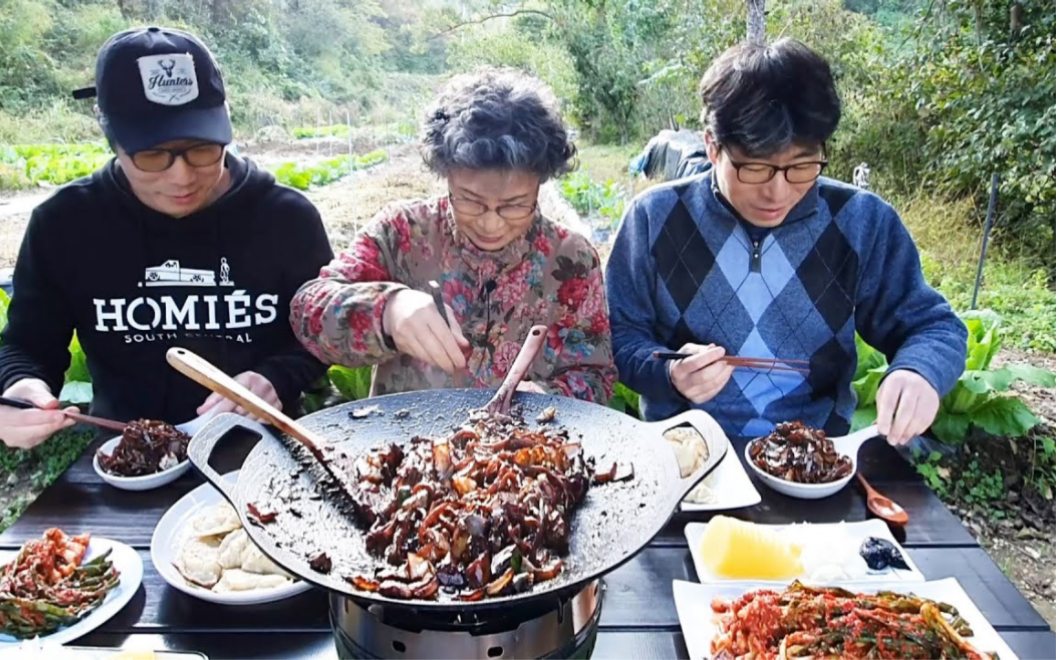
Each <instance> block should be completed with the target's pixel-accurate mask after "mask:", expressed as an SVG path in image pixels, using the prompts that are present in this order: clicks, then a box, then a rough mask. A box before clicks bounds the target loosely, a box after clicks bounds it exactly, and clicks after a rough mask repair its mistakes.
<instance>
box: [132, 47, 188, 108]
mask: <svg viewBox="0 0 1057 660" xmlns="http://www.w3.org/2000/svg"><path fill="white" fill-rule="evenodd" d="M136 63H137V64H139V74H140V77H142V78H143V93H144V94H146V95H147V99H148V100H150V101H154V102H155V103H161V104H162V105H183V104H184V103H190V102H191V101H194V100H195V99H196V98H198V78H197V77H196V76H195V64H194V59H193V58H192V57H191V56H190V55H188V54H186V53H173V54H172V55H146V56H144V57H141V58H139V59H138V60H136Z"/></svg>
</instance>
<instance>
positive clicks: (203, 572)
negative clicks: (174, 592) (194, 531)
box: [173, 536, 221, 589]
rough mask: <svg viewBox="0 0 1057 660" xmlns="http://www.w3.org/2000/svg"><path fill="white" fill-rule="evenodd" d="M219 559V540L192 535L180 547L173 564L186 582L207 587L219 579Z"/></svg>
mask: <svg viewBox="0 0 1057 660" xmlns="http://www.w3.org/2000/svg"><path fill="white" fill-rule="evenodd" d="M219 559H220V541H218V540H217V539H215V538H208V537H207V538H200V537H194V536H193V537H191V538H189V539H187V541H186V542H185V543H184V544H183V547H182V548H180V554H179V555H177V556H176V560H175V561H174V562H173V564H174V565H175V566H176V570H178V571H180V574H181V575H183V576H184V579H186V580H187V581H188V582H192V583H194V584H197V585H199V586H202V587H206V588H207V589H208V588H209V587H212V586H213V585H215V584H216V583H217V581H218V580H219V579H220V572H221V568H220V562H219Z"/></svg>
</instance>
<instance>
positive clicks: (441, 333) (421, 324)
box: [382, 289, 470, 374]
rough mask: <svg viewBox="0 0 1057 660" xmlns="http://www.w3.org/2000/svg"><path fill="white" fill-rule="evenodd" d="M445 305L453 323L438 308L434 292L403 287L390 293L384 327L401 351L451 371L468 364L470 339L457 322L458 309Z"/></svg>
mask: <svg viewBox="0 0 1057 660" xmlns="http://www.w3.org/2000/svg"><path fill="white" fill-rule="evenodd" d="M445 308H446V309H447V313H448V318H449V319H450V320H451V324H450V325H449V324H447V323H445V322H444V319H443V318H442V317H441V315H440V312H439V311H437V306H436V304H435V303H434V302H433V297H432V296H430V295H429V294H427V293H423V292H421V291H414V290H412V289H402V290H400V291H397V292H396V293H394V294H393V295H392V296H390V298H389V301H388V303H387V304H386V306H385V313H384V314H383V315H382V328H383V330H384V331H385V332H386V333H387V334H388V335H389V336H390V337H392V338H393V343H395V344H396V348H397V350H399V351H400V352H401V353H406V354H407V355H410V356H411V357H414V358H417V359H419V360H422V361H423V362H426V363H428V364H432V365H433V366H435V367H437V368H438V369H441V370H442V371H445V372H447V373H449V374H451V373H455V372H456V371H458V370H460V369H465V368H466V353H467V352H468V351H469V350H470V342H468V341H467V340H466V337H464V336H463V334H462V329H461V328H459V326H458V324H456V323H455V312H454V311H452V309H451V307H448V306H447V305H445Z"/></svg>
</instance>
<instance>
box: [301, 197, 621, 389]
mask: <svg viewBox="0 0 1057 660" xmlns="http://www.w3.org/2000/svg"><path fill="white" fill-rule="evenodd" d="M430 280H436V281H437V282H440V283H441V289H442V291H443V297H444V301H445V302H446V303H448V305H450V306H451V308H452V310H454V312H455V317H456V320H457V322H458V323H459V325H460V327H461V328H462V331H463V334H464V335H465V336H466V338H467V339H468V340H469V342H470V344H471V346H472V349H473V353H472V355H470V358H469V360H468V366H467V370H468V371H469V375H468V376H467V377H466V381H464V382H463V383H462V385H463V386H466V385H467V384H468V385H469V386H471V387H486V388H491V387H498V386H499V384H500V383H501V382H502V380H503V377H504V376H505V375H506V373H507V371H508V370H509V369H510V367H511V365H512V364H513V362H514V358H515V357H516V356H517V353H518V350H519V349H520V348H521V344H522V342H523V341H524V340H525V338H526V337H527V335H528V331H529V328H530V327H531V326H533V325H546V326H547V327H548V328H549V333H548V335H547V343H546V345H545V346H544V349H543V350H542V351H541V352H540V355H539V356H538V357H537V358H536V362H535V363H534V364H533V365H532V369H531V370H530V371H529V379H530V380H532V382H533V383H535V384H536V385H537V386H539V387H540V388H541V389H543V390H544V391H546V392H549V393H552V394H562V395H565V396H571V397H576V398H578V399H584V400H587V401H595V402H599V403H605V402H607V401H608V400H609V397H610V396H611V395H612V393H613V384H614V382H615V381H616V374H617V372H616V367H615V366H614V364H613V347H612V342H611V339H610V333H609V316H608V310H607V308H606V301H605V289H604V287H603V284H602V270H601V268H600V266H599V260H598V253H597V252H596V251H595V249H594V247H593V246H592V245H591V244H590V243H589V242H588V241H587V239H585V238H583V237H582V236H580V235H578V234H574V233H571V232H570V231H568V230H567V229H565V228H563V227H561V226H559V225H557V224H555V223H554V222H551V221H550V220H548V219H546V218H544V217H542V216H540V215H537V217H536V219H535V221H534V222H533V224H532V225H531V227H530V228H529V230H528V232H526V233H525V235H524V236H522V237H521V238H519V239H516V240H514V241H513V242H512V243H510V244H509V245H507V246H506V247H504V248H503V249H502V250H499V251H496V252H486V251H483V250H480V249H478V248H477V247H476V246H474V245H473V244H472V243H471V242H470V241H469V240H468V239H467V238H466V237H465V236H463V235H462V234H461V232H459V231H458V230H457V229H456V226H455V222H454V220H453V219H452V217H451V213H450V211H449V202H448V199H447V197H439V198H435V199H431V200H425V201H414V202H403V203H400V204H396V205H393V206H391V207H389V208H388V209H386V210H384V211H382V212H381V213H379V214H378V215H377V216H375V218H374V220H373V221H372V222H371V223H370V224H369V225H368V226H367V227H365V228H364V229H363V230H362V231H360V232H359V233H358V234H357V235H356V238H355V239H354V240H353V243H352V245H351V246H350V247H349V248H348V249H347V250H345V251H343V252H342V253H341V254H339V255H338V256H337V257H336V258H335V259H334V260H333V261H332V262H331V263H330V265H328V266H326V267H324V268H323V270H322V271H321V273H320V277H319V278H318V279H316V280H313V281H311V282H309V283H307V284H305V285H304V286H303V287H302V288H301V290H300V291H299V292H298V293H297V295H295V296H294V299H293V302H292V303H291V305H290V321H291V324H292V325H293V328H294V333H295V334H296V335H297V336H298V338H300V340H301V343H303V344H304V345H305V347H306V348H307V349H308V350H309V351H310V352H311V353H312V354H313V355H315V356H316V357H318V358H319V359H320V360H323V361H324V362H327V363H328V364H342V365H346V366H350V367H358V366H363V365H375V366H376V368H375V371H374V378H373V382H372V386H371V393H372V395H381V394H392V393H395V392H407V391H412V390H425V389H437V388H443V387H455V386H456V383H455V381H454V380H453V378H452V377H451V376H449V375H448V374H446V373H445V372H443V371H442V370H440V369H437V368H436V367H433V366H431V365H429V364H426V363H424V362H421V361H420V360H417V359H415V358H413V357H411V356H409V355H406V354H402V353H398V352H397V351H396V350H395V347H394V345H393V343H392V339H391V338H389V337H387V336H385V335H384V333H383V330H382V313H383V311H384V309H385V304H386V301H387V299H388V297H389V296H390V295H392V294H393V293H395V292H396V291H399V290H401V289H404V288H411V289H416V290H418V291H423V292H428V291H429V286H428V283H429V282H430Z"/></svg>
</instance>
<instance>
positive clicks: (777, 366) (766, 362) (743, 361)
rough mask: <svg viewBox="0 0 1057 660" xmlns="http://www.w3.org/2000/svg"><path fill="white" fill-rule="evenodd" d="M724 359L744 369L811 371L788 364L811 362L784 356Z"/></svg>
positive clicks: (666, 356)
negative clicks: (789, 358) (784, 357)
mask: <svg viewBox="0 0 1057 660" xmlns="http://www.w3.org/2000/svg"><path fill="white" fill-rule="evenodd" d="M693 356H694V354H693V353H673V352H668V351H654V353H653V357H654V359H655V360H683V359H685V358H688V357H693ZM723 361H724V362H726V363H727V364H729V365H730V366H732V367H740V368H743V369H764V370H767V371H794V372H796V373H801V374H806V373H809V370H808V369H806V368H804V367H790V366H786V365H790V364H803V365H809V364H811V363H810V362H808V361H807V360H785V359H782V358H753V357H736V356H727V357H724V358H723Z"/></svg>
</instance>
